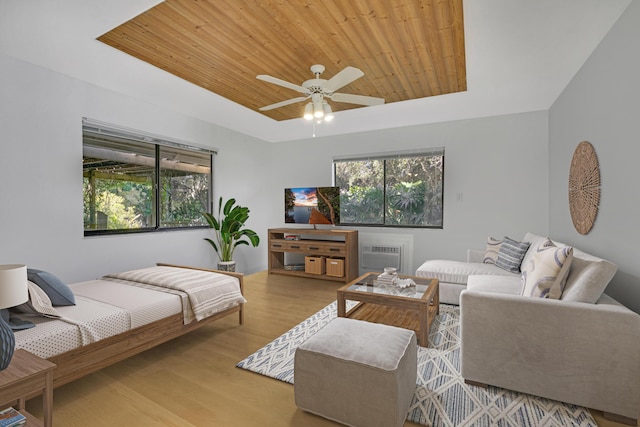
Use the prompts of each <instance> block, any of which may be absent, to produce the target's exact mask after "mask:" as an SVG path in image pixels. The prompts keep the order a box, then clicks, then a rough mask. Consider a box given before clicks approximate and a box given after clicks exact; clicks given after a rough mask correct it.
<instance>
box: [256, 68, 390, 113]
mask: <svg viewBox="0 0 640 427" xmlns="http://www.w3.org/2000/svg"><path fill="white" fill-rule="evenodd" d="M324 70H325V68H324V66H323V65H319V64H316V65H312V66H311V72H312V73H313V74H314V75H315V78H313V79H309V80H307V81H305V82H304V83H302V85H296V84H294V83H289V82H287V81H284V80H281V79H278V78H276V77H272V76H268V75H265V74H260V75H258V76H257V79H258V80H262V81H265V82H267V83H272V84H276V85H278V86H282V87H285V88H287V89H292V90H295V91H297V92H300V93H302V94H303V95H304V96H301V97H297V98H292V99H288V100H285V101H280V102H276V103H275V104H271V105H267V106H265V107H261V108H260V111H268V110H272V109H274V108H279V107H284V106H286V105H290V104H294V103H296V102H302V101H307V100H310V102H309V103H307V105H305V107H304V115H303V117H304V118H305V119H306V120H313V119H316V121H317V122H321V121H323V120H324V121H326V122H328V121H331V120H333V117H334V115H333V111H332V109H331V106H330V105H329V103H328V102H327V99H331V100H332V101H334V102H346V103H349V104H358V105H365V106H369V105H380V104H384V99H383V98H374V97H372V96H363V95H352V94H348V93H338V92H336V91H337V90H338V89H340V88H342V87H344V86H346V85H348V84H349V83H351V82H353V81H354V80H357V79H359V78H360V77H362V76H364V73H363V72H362V70H360V69H358V68H355V67H346V68H344V69H343V70H342V71H340V72H339V73H338V74H336V75H335V76H333V77H332V78H330V79H329V80H325V79H321V78H320V74H322V73H323V72H324Z"/></svg>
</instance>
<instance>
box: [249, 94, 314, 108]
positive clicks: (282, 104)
mask: <svg viewBox="0 0 640 427" xmlns="http://www.w3.org/2000/svg"><path fill="white" fill-rule="evenodd" d="M307 98H308V96H307V97H304V96H299V97H297V98H293V99H288V100H286V101H280V102H276V103H275V104H271V105H267V106H266V107H261V108H259V110H260V111H268V110H273V109H274V108H280V107H284V106H285V105H289V104H295V103H296V102H300V101H304V100H305V99H307Z"/></svg>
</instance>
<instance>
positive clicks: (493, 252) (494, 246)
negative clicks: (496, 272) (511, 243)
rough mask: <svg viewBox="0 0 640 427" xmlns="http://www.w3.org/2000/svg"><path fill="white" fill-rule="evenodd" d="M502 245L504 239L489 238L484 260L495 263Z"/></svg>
mask: <svg viewBox="0 0 640 427" xmlns="http://www.w3.org/2000/svg"><path fill="white" fill-rule="evenodd" d="M500 246H502V240H498V239H494V238H493V237H489V238H487V250H486V251H485V252H484V257H483V258H482V262H484V263H487V264H495V263H496V261H497V260H498V252H500Z"/></svg>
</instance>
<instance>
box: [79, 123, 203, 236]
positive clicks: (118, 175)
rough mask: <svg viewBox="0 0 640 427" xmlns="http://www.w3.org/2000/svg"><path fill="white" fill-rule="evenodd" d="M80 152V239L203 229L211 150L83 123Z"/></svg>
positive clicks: (96, 124)
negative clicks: (81, 200)
mask: <svg viewBox="0 0 640 427" xmlns="http://www.w3.org/2000/svg"><path fill="white" fill-rule="evenodd" d="M82 152H83V156H82V181H83V199H84V232H85V235H91V234H111V233H125V232H135V231H153V230H160V229H179V228H186V227H199V226H205V225H206V222H205V221H204V218H203V216H202V212H203V211H207V212H210V211H211V187H212V185H211V184H212V174H211V170H212V160H213V154H215V152H214V151H209V150H203V149H199V148H194V147H189V146H186V145H183V144H178V143H175V142H171V141H168V140H165V139H162V138H157V137H151V136H149V135H141V134H136V133H135V132H130V131H124V130H121V129H116V128H110V127H108V126H104V125H102V124H98V123H95V122H91V121H89V120H86V119H85V121H84V122H83V126H82Z"/></svg>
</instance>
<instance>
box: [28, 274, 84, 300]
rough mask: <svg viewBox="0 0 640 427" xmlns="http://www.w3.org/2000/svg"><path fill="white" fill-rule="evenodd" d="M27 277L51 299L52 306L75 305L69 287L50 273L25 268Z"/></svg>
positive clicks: (74, 298) (73, 296)
mask: <svg viewBox="0 0 640 427" xmlns="http://www.w3.org/2000/svg"><path fill="white" fill-rule="evenodd" d="M27 278H28V279H29V280H30V281H32V282H33V283H35V284H36V285H38V287H39V288H40V289H42V290H43V291H44V293H45V294H47V296H48V297H49V299H50V300H51V305H53V306H54V307H57V306H62V305H76V297H75V295H73V291H71V288H70V287H69V286H67V284H66V283H64V282H63V281H62V280H60V279H58V278H57V277H56V276H54V275H53V274H51V273H48V272H46V271H42V270H35V269H33V268H28V269H27Z"/></svg>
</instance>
